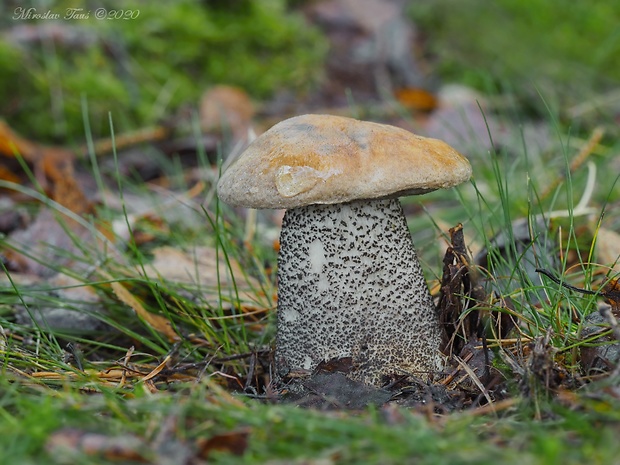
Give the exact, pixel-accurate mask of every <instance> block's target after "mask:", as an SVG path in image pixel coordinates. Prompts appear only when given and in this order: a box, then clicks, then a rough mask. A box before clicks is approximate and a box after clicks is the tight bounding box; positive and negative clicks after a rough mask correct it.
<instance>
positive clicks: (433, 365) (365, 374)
mask: <svg viewBox="0 0 620 465" xmlns="http://www.w3.org/2000/svg"><path fill="white" fill-rule="evenodd" d="M278 279H279V284H278V287H279V291H278V334H277V341H276V368H277V371H278V373H279V375H280V376H285V375H286V374H287V373H291V372H293V373H294V372H302V373H303V372H310V371H312V370H314V369H315V368H316V367H317V366H318V365H319V364H320V363H321V362H327V361H332V360H334V359H346V358H350V359H351V362H352V365H351V371H350V372H349V373H348V376H349V377H350V378H352V379H355V380H358V381H361V382H364V383H366V384H370V385H375V386H380V385H382V383H383V382H385V381H386V380H389V377H390V376H393V375H400V374H405V373H409V374H413V375H415V376H418V377H421V378H428V376H429V374H430V373H432V372H435V371H437V370H438V369H440V368H441V366H442V357H441V354H440V352H439V344H440V340H441V336H440V334H441V332H440V327H439V322H438V318H437V315H436V310H435V306H434V304H433V301H432V299H431V296H430V293H429V291H428V287H427V285H426V281H425V280H424V275H423V274H422V270H421V268H420V265H419V263H418V259H417V255H416V252H415V249H414V247H413V243H412V240H411V236H410V234H409V229H408V227H407V222H406V220H405V217H404V214H403V210H402V207H401V205H400V203H399V201H398V199H382V200H363V201H359V200H358V201H353V202H349V203H344V204H335V205H310V206H305V207H298V208H293V209H290V210H287V212H286V214H285V216H284V222H283V227H282V232H281V235H280V256H279V259H278Z"/></svg>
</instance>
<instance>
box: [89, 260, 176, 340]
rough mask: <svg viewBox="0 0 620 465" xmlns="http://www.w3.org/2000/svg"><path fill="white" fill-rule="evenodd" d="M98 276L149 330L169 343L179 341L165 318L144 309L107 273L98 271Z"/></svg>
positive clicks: (138, 300)
mask: <svg viewBox="0 0 620 465" xmlns="http://www.w3.org/2000/svg"><path fill="white" fill-rule="evenodd" d="M99 274H101V276H103V277H104V278H105V279H108V280H109V281H110V287H112V291H113V292H114V294H115V295H116V297H118V299H119V300H120V301H121V302H123V303H124V304H125V305H127V306H129V307H130V308H131V309H132V310H133V311H134V312H136V314H137V315H138V317H140V318H141V319H142V320H144V321H145V322H146V323H147V324H148V325H149V326H150V327H151V328H153V329H154V330H155V331H157V332H158V333H160V334H163V335H164V336H166V337H167V338H168V340H169V341H178V340H179V339H180V338H179V335H178V334H177V333H176V332H175V331H174V329H173V328H172V325H171V324H170V321H169V320H168V319H167V318H165V317H163V316H161V315H156V314H154V313H151V312H149V311H148V310H147V309H145V308H144V305H142V302H140V299H138V298H137V297H136V296H135V295H133V294H132V293H131V292H130V291H129V290H128V289H127V288H126V287H125V286H124V285H123V284H122V283H120V282H118V281H115V280H114V278H112V276H111V275H110V274H109V273H107V272H105V271H103V270H99Z"/></svg>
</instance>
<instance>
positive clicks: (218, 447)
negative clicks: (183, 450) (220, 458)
mask: <svg viewBox="0 0 620 465" xmlns="http://www.w3.org/2000/svg"><path fill="white" fill-rule="evenodd" d="M250 432H251V430H250V429H249V428H245V429H239V430H236V431H230V432H228V433H222V434H217V435H215V436H211V437H210V438H209V439H205V440H203V441H198V449H199V454H198V455H199V456H200V457H201V458H203V459H207V458H208V457H209V455H210V454H211V453H212V452H215V451H218V452H227V453H229V454H233V455H238V456H240V455H243V454H244V452H245V451H246V449H247V448H248V438H249V436H250Z"/></svg>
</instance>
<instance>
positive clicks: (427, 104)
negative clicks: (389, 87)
mask: <svg viewBox="0 0 620 465" xmlns="http://www.w3.org/2000/svg"><path fill="white" fill-rule="evenodd" d="M395 97H396V100H398V101H399V102H400V104H401V105H403V106H404V107H406V108H408V109H410V110H417V111H431V110H434V109H435V108H436V107H437V97H435V95H433V94H431V93H430V92H428V91H427V90H424V89H419V88H415V87H407V88H403V89H399V90H397V91H396V92H395Z"/></svg>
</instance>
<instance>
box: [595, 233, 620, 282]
mask: <svg viewBox="0 0 620 465" xmlns="http://www.w3.org/2000/svg"><path fill="white" fill-rule="evenodd" d="M596 255H597V261H598V262H599V263H601V264H602V265H605V266H611V267H612V269H613V271H614V272H616V273H620V234H618V233H617V232H615V231H612V230H611V229H606V228H600V229H599V231H598V234H597V237H596Z"/></svg>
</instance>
